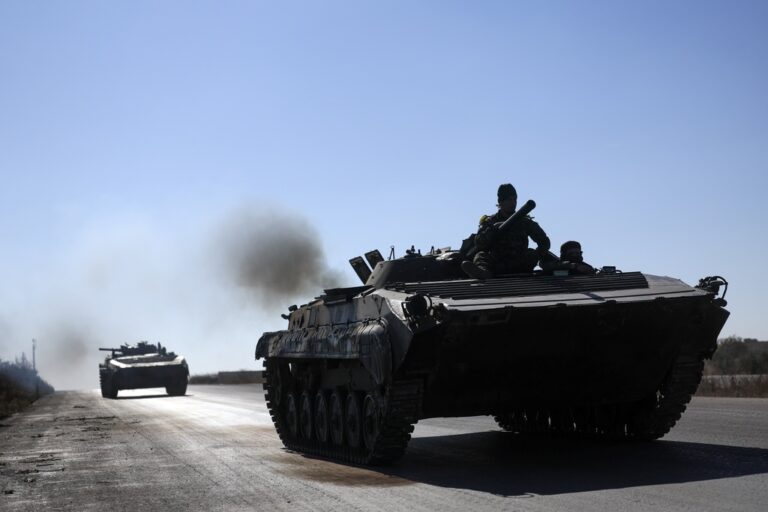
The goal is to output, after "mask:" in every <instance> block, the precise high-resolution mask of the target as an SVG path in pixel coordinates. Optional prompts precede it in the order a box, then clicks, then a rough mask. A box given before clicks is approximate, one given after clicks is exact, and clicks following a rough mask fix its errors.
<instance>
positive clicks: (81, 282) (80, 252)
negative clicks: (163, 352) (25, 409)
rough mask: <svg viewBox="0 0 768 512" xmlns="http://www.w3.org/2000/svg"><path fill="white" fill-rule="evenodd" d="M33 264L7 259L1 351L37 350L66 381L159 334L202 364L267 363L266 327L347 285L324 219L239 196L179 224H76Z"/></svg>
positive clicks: (209, 367)
mask: <svg viewBox="0 0 768 512" xmlns="http://www.w3.org/2000/svg"><path fill="white" fill-rule="evenodd" d="M70 231H71V232H70V233H69V236H68V238H67V243H66V244H65V245H63V246H62V247H61V248H60V251H58V252H57V253H55V254H50V255H48V257H47V258H46V259H45V260H44V261H42V262H41V263H39V264H37V265H35V266H32V265H30V268H27V269H16V270H15V271H11V270H10V269H4V270H3V269H0V278H2V279H3V280H5V281H7V282H8V283H9V285H8V286H7V287H6V289H14V290H24V293H23V294H18V293H17V294H11V293H9V294H7V295H6V296H4V297H0V358H2V359H5V360H13V359H14V358H15V357H18V356H20V355H21V353H22V352H25V353H26V354H27V357H28V358H29V359H31V340H32V338H36V339H37V347H38V350H37V367H38V370H39V373H40V375H41V377H42V378H44V379H45V380H47V381H48V382H50V383H51V384H52V385H53V386H54V387H56V388H57V389H82V388H96V387H97V385H98V363H99V361H101V360H103V357H104V355H105V354H104V353H103V352H99V351H98V348H99V347H111V346H118V345H120V344H122V343H136V342H138V341H140V340H147V341H149V342H151V343H157V342H161V343H162V344H163V345H165V346H167V347H168V349H169V350H172V351H174V352H176V353H177V354H182V355H184V356H185V357H186V358H187V360H188V362H189V365H190V370H191V372H192V373H208V372H216V371H221V370H241V369H260V368H261V363H260V362H258V361H255V359H254V357H253V351H254V348H255V345H256V342H257V341H258V338H259V336H260V335H261V333H263V332H265V331H271V330H276V329H281V328H284V326H285V321H284V320H283V319H282V318H280V315H279V314H278V313H279V312H281V311H283V310H285V309H286V308H287V306H288V305H290V304H292V303H296V302H299V301H306V300H307V299H309V298H311V297H314V296H316V295H318V294H320V293H321V292H322V289H323V288H331V287H336V286H339V285H340V282H341V279H340V276H341V275H342V274H341V272H339V271H336V270H334V269H333V268H332V267H330V266H329V265H328V263H327V261H326V257H325V253H324V250H323V246H322V243H321V236H320V235H319V233H318V231H317V230H316V229H315V228H314V227H313V226H312V225H311V224H310V223H309V222H308V221H307V220H306V219H304V218H302V217H300V216H297V215H293V214H288V213H285V212H282V211H280V210H279V208H272V209H269V210H266V209H258V208H256V209H254V208H248V207H246V208H237V209H236V208H231V207H230V208H228V209H226V210H223V211H219V212H218V214H215V213H214V214H210V215H207V216H201V217H200V218H198V219H197V220H196V222H194V223H187V224H179V223H178V222H171V221H169V220H167V219H163V218H154V217H149V216H147V215H144V214H135V213H134V214H124V215H120V214H116V215H114V216H112V217H102V218H100V219H98V220H94V221H93V222H92V223H87V224H85V225H78V226H73V227H72V228H71V230H70Z"/></svg>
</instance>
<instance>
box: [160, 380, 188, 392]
mask: <svg viewBox="0 0 768 512" xmlns="http://www.w3.org/2000/svg"><path fill="white" fill-rule="evenodd" d="M165 391H166V392H167V393H168V394H169V395H171V396H184V395H185V394H186V393H187V378H186V377H184V378H183V379H180V380H179V381H178V382H174V383H173V384H169V385H167V386H165Z"/></svg>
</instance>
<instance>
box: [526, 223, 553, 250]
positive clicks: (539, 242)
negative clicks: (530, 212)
mask: <svg viewBox="0 0 768 512" xmlns="http://www.w3.org/2000/svg"><path fill="white" fill-rule="evenodd" d="M528 236H529V237H531V240H533V241H534V242H536V246H537V247H536V250H537V251H538V252H539V254H547V251H549V248H550V246H551V243H550V241H549V237H548V236H547V234H546V233H545V232H544V230H543V229H541V226H539V224H538V223H537V222H536V221H534V220H533V219H529V220H528Z"/></svg>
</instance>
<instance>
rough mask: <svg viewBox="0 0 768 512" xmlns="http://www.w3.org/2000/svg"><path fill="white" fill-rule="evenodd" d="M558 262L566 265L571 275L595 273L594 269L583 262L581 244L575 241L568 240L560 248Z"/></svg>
mask: <svg viewBox="0 0 768 512" xmlns="http://www.w3.org/2000/svg"><path fill="white" fill-rule="evenodd" d="M560 261H561V262H562V263H564V264H567V265H568V267H569V270H570V271H571V273H573V274H594V273H595V269H594V267H593V266H592V265H590V264H588V263H585V262H584V254H583V253H582V251H581V244H580V243H579V242H577V241H575V240H569V241H567V242H565V243H564V244H563V245H561V246H560Z"/></svg>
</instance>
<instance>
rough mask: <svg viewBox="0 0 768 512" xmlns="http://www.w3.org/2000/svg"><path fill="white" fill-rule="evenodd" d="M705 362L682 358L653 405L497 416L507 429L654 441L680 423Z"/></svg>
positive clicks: (515, 412)
mask: <svg viewBox="0 0 768 512" xmlns="http://www.w3.org/2000/svg"><path fill="white" fill-rule="evenodd" d="M703 369H704V361H703V358H701V357H695V356H694V357H691V356H689V355H685V356H681V357H678V359H677V361H676V362H675V365H674V366H673V367H672V370H671V372H670V374H669V377H668V378H667V380H666V382H665V383H664V386H663V388H662V389H661V390H660V392H659V393H658V394H657V396H654V397H652V399H653V402H654V403H653V404H649V403H647V402H646V403H641V404H617V405H610V406H597V407H590V408H576V409H560V410H558V409H555V410H545V409H536V408H532V409H516V410H513V411H509V412H506V413H503V414H499V415H496V416H494V419H495V420H496V423H497V424H498V425H499V426H500V427H501V428H502V429H504V430H506V431H509V432H517V433H550V434H566V435H576V436H581V437H590V438H595V437H597V438H607V439H614V440H615V439H630V440H632V439H635V440H652V439H658V438H660V437H662V436H664V435H665V434H666V433H667V432H669V431H670V429H671V428H672V427H673V426H674V425H675V424H676V423H677V421H678V420H679V419H680V416H681V415H682V414H683V412H684V411H685V409H686V406H687V404H688V402H690V400H691V397H692V396H693V394H694V393H695V392H696V388H697V387H698V385H699V382H700V381H701V375H702V372H703Z"/></svg>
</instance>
